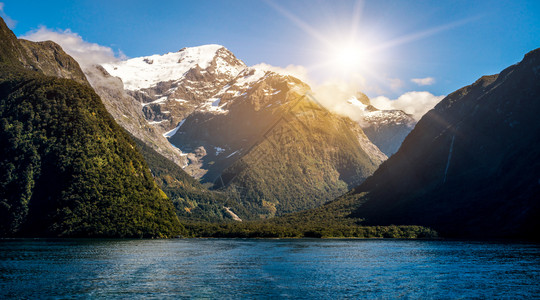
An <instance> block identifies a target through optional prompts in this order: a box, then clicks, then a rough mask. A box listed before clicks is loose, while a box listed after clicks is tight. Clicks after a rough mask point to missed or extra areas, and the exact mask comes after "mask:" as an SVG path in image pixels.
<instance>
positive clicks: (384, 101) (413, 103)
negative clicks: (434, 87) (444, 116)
mask: <svg viewBox="0 0 540 300" xmlns="http://www.w3.org/2000/svg"><path fill="white" fill-rule="evenodd" d="M444 97H445V96H444V95H442V96H435V95H433V94H431V93H429V92H416V91H414V92H407V93H405V94H403V95H401V96H399V97H398V98H397V99H393V100H392V99H390V98H388V97H384V96H379V97H375V98H373V99H371V104H373V106H375V107H377V108H379V109H399V110H402V111H404V112H406V113H408V114H411V115H412V116H413V118H415V119H416V120H419V119H420V118H421V117H422V116H423V115H424V114H425V113H426V112H428V111H429V110H430V109H432V108H433V107H435V105H436V104H437V103H439V102H440V101H441V100H442V99H443V98H444Z"/></svg>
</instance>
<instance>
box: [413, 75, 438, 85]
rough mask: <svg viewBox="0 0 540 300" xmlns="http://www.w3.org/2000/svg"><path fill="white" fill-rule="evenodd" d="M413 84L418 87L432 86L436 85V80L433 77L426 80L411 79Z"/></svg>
mask: <svg viewBox="0 0 540 300" xmlns="http://www.w3.org/2000/svg"><path fill="white" fill-rule="evenodd" d="M411 82H414V83H416V84H418V85H421V86H424V85H432V84H434V83H435V78H433V77H426V78H413V79H411Z"/></svg>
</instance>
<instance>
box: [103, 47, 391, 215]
mask: <svg viewBox="0 0 540 300" xmlns="http://www.w3.org/2000/svg"><path fill="white" fill-rule="evenodd" d="M103 67H104V68H105V69H106V70H107V72H109V73H110V74H111V75H113V76H118V77H120V78H121V79H122V81H123V82H124V85H125V88H126V91H127V93H128V94H130V95H131V96H133V97H134V98H135V99H137V100H138V101H140V103H141V105H142V111H143V113H144V115H145V118H146V119H147V120H148V121H149V123H150V124H152V125H154V126H156V128H160V129H161V130H163V131H167V132H165V133H164V135H165V136H166V137H168V138H169V140H170V142H171V143H173V144H174V145H175V146H176V147H178V148H180V149H181V150H182V151H183V152H184V153H186V154H187V157H188V159H189V165H188V166H187V167H186V168H185V170H186V171H187V172H188V173H190V174H191V175H193V176H194V177H197V178H201V180H202V182H203V183H206V185H207V186H210V187H213V188H214V189H219V190H221V191H222V192H224V193H226V194H227V195H229V197H231V198H233V199H236V200H237V201H238V202H239V203H242V204H243V205H244V206H245V207H246V208H247V211H249V212H250V214H251V215H248V216H245V215H241V216H240V217H241V218H242V219H245V218H246V217H247V218H248V219H249V218H258V217H268V216H273V215H276V214H277V215H279V214H282V213H286V212H292V211H297V210H301V209H306V208H311V207H315V206H318V205H320V204H322V203H324V202H325V201H328V200H330V199H332V198H334V197H336V196H337V195H340V194H342V193H344V192H346V191H347V189H348V188H350V187H352V186H355V185H357V184H358V183H360V182H362V181H363V180H364V179H365V178H366V177H367V176H369V175H370V174H371V173H372V172H373V171H374V170H375V169H376V167H377V166H378V165H379V164H380V163H381V162H382V161H383V160H384V159H386V156H385V155H384V154H383V153H381V152H380V150H379V149H378V148H377V147H376V146H375V145H373V144H372V143H371V142H370V141H369V139H368V138H367V137H366V136H365V134H364V133H363V131H362V129H361V128H360V126H358V124H356V123H354V122H352V121H351V120H349V119H347V118H343V117H340V116H337V115H335V114H332V113H330V112H328V111H327V110H325V109H324V108H322V107H321V106H319V105H318V104H317V103H316V102H315V101H314V99H313V98H312V97H310V96H309V95H310V88H309V86H307V85H306V84H305V83H303V82H301V81H300V80H298V79H296V78H293V77H291V76H285V75H281V74H277V73H274V72H270V71H265V70H262V69H257V68H250V67H246V66H245V65H244V63H243V62H242V61H240V60H238V59H237V58H236V57H235V56H234V55H233V54H232V53H231V52H230V51H228V50H227V49H225V48H224V47H222V46H219V45H207V46H201V47H194V48H184V49H182V50H180V51H179V52H176V53H168V54H165V55H162V56H159V55H154V56H149V57H141V58H134V59H131V60H128V61H124V62H119V63H115V64H107V65H104V66H103Z"/></svg>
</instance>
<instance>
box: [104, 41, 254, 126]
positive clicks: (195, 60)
mask: <svg viewBox="0 0 540 300" xmlns="http://www.w3.org/2000/svg"><path fill="white" fill-rule="evenodd" d="M103 67H104V68H105V70H107V72H108V73H109V74H111V75H112V76H116V77H119V78H121V79H122V81H123V83H124V87H125V89H126V91H127V93H128V94H130V95H131V96H133V97H134V98H135V99H137V100H138V101H139V102H140V104H141V105H142V111H143V113H144V115H145V117H146V119H147V120H148V121H149V122H150V123H151V124H152V125H156V126H157V127H160V128H162V129H163V130H165V131H169V130H172V129H173V128H175V127H176V126H177V125H178V124H179V123H180V122H181V121H182V120H183V119H185V117H187V116H188V115H189V114H191V113H192V112H193V111H195V110H201V109H205V108H206V109H210V110H216V111H219V110H217V109H216V106H218V103H217V102H216V100H213V102H211V103H208V101H210V100H209V99H211V98H212V97H213V96H215V95H216V94H217V93H218V92H219V91H220V90H221V89H222V88H223V87H224V86H225V85H226V84H227V83H229V82H230V81H231V80H232V79H234V78H235V77H236V76H237V75H238V74H239V73H240V72H242V71H244V70H245V69H246V65H245V64H244V63H243V62H242V61H240V60H238V59H237V58H236V57H235V56H234V54H232V53H231V52H230V51H229V50H227V49H226V48H225V47H223V46H220V45H205V46H200V47H191V48H183V49H181V50H180V51H178V52H174V53H167V54H164V55H152V56H146V57H138V58H133V59H129V60H126V61H121V62H117V63H112V64H104V65H103Z"/></svg>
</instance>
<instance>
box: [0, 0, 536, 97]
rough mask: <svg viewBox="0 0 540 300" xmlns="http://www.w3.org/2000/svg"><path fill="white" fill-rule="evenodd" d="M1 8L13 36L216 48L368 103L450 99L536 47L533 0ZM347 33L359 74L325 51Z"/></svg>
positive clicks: (131, 46)
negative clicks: (43, 34)
mask: <svg viewBox="0 0 540 300" xmlns="http://www.w3.org/2000/svg"><path fill="white" fill-rule="evenodd" d="M2 2H3V4H4V5H3V12H2V14H3V15H2V16H3V17H5V16H6V15H7V16H8V17H9V18H11V19H12V20H13V21H14V22H13V25H14V26H12V29H13V31H14V32H15V34H16V35H17V36H23V35H25V34H28V32H30V31H33V30H36V29H38V28H39V27H40V26H45V27H47V28H49V29H51V30H65V29H70V30H71V31H72V32H74V33H77V34H79V35H80V36H81V37H82V38H83V39H84V40H85V41H88V42H91V43H97V44H99V45H103V46H107V47H110V48H112V49H113V50H114V51H122V53H124V54H125V55H127V56H128V57H137V56H144V55H151V54H162V53H166V52H171V51H177V50H179V49H181V48H183V47H189V46H197V45H202V44H209V43H217V44H222V45H224V46H226V47H227V48H228V49H230V50H231V51H232V52H234V53H235V55H236V56H237V57H238V58H240V59H242V60H243V61H244V62H245V63H246V64H248V65H254V64H258V63H267V64H271V65H274V66H279V67H286V66H288V65H300V66H303V67H305V68H307V70H308V72H309V76H310V78H311V79H312V80H313V81H315V82H318V83H321V82H324V81H327V80H333V79H334V77H339V76H341V75H342V74H341V73H344V72H345V71H347V72H349V73H358V74H359V76H360V77H359V78H363V80H366V82H364V83H363V85H362V86H364V87H365V88H366V92H367V94H368V95H369V96H370V97H375V96H381V95H384V96H387V97H390V98H396V97H398V96H399V95H401V94H403V93H406V92H408V91H428V92H430V93H432V94H434V95H446V94H448V93H450V92H452V91H454V90H456V89H458V88H460V87H462V86H464V85H468V84H470V83H472V82H474V81H475V80H476V79H477V78H478V77H480V76H482V75H485V74H493V73H498V72H500V71H501V70H502V69H503V68H505V67H507V66H509V65H511V64H514V63H516V62H518V61H519V60H521V59H522V57H523V55H524V54H525V53H527V52H528V51H531V50H533V49H535V48H538V47H540V1H538V0H534V1H494V0H491V1H483V0H475V1H442V0H441V1H356V0H354V1H353V0H350V1H349V0H341V1H316V0H311V1H308V0H296V1H295V0H291V1H280V0H273V1H256V0H249V1H247V0H229V1H210V0H200V1H136V0H131V1H113V0H109V1H101V0H93V1H83V0H80V1H59V0H50V1H21V0H3V1H2ZM345 36H346V37H351V36H354V39H355V40H356V39H357V40H358V41H359V44H360V47H361V48H362V47H363V48H364V49H369V51H368V52H367V53H364V54H362V59H361V61H360V62H359V64H361V65H362V68H360V70H337V69H336V68H335V66H332V63H331V62H332V59H333V56H335V54H333V53H332V51H333V50H329V48H328V45H330V46H331V45H334V46H335V47H337V48H339V47H341V44H342V40H343V37H345ZM329 62H330V63H329ZM366 66H367V67H366ZM338 71H339V72H338ZM340 74H341V75H340ZM414 78H416V79H426V78H427V79H426V80H425V81H423V83H429V84H426V85H419V84H418V83H419V82H422V81H417V83H415V82H413V81H411V79H414ZM429 78H431V79H432V80H429ZM347 80H349V81H351V80H361V79H358V78H357V77H347ZM370 87H376V88H370Z"/></svg>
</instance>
